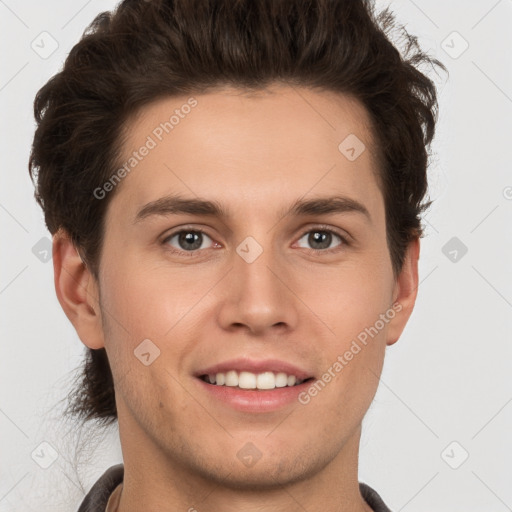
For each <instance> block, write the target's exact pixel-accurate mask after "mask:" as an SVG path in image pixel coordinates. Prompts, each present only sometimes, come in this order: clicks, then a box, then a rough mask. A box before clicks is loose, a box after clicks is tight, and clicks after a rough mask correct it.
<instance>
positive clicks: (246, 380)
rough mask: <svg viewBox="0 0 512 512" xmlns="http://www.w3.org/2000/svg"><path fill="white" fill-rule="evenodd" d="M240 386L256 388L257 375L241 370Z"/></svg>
mask: <svg viewBox="0 0 512 512" xmlns="http://www.w3.org/2000/svg"><path fill="white" fill-rule="evenodd" d="M238 387H239V388H242V389H255V388H256V375H254V373H249V372H240V375H239V376H238Z"/></svg>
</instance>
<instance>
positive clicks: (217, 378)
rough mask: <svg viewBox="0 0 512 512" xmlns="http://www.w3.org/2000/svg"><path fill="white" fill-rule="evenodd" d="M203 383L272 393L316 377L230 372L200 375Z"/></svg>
mask: <svg viewBox="0 0 512 512" xmlns="http://www.w3.org/2000/svg"><path fill="white" fill-rule="evenodd" d="M198 378H199V379H201V380H202V381H203V382H206V383H207V384H210V385H212V386H224V387H227V388H234V389H238V390H246V391H255V390H256V391H270V390H273V389H278V388H291V387H296V386H300V385H301V384H304V383H306V382H309V381H312V380H313V379H314V377H306V378H299V377H297V376H296V375H294V374H293V373H290V374H288V373H285V372H272V371H264V372H261V373H253V372H249V371H236V370H229V371H227V372H217V373H208V374H203V375H199V377H198Z"/></svg>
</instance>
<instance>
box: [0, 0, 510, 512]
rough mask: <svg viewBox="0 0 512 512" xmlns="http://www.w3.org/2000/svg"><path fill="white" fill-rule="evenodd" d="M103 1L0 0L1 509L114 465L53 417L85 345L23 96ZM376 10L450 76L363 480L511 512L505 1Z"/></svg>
mask: <svg viewBox="0 0 512 512" xmlns="http://www.w3.org/2000/svg"><path fill="white" fill-rule="evenodd" d="M115 3H116V2H114V1H106V0H89V1H87V2H82V1H80V2H76V1H75V2H57V1H55V0H51V1H47V2H35V1H25V2H14V0H5V1H4V0H0V29H1V31H0V37H1V41H2V52H1V59H2V61H1V70H2V72H1V75H0V102H1V112H2V116H1V123H2V132H1V133H2V137H1V138H0V154H1V155H2V160H1V163H2V165H1V171H0V172H1V175H2V186H1V189H0V226H1V227H0V229H1V237H2V244H1V250H2V265H1V273H0V302H1V311H2V322H1V337H2V357H1V358H0V374H1V376H2V386H1V388H0V389H1V391H0V393H1V395H0V430H1V432H2V441H1V454H2V455H1V456H2V462H1V465H0V511H2V512H3V511H9V512H27V511H36V510H37V511H43V510H44V511H46V510H48V511H50V510H51V511H58V512H60V511H62V512H66V511H72V510H76V509H77V508H78V504H79V503H80V501H81V499H82V498H83V494H84V492H85V491H87V490H88V489H89V488H90V486H91V485H92V483H93V482H94V481H95V480H96V479H97V478H98V477H99V475H100V474H101V473H102V472H103V471H104V470H105V469H107V468H108V467H109V466H110V465H112V464H114V463H117V462H120V461H121V452H120V447H119V442H118V439H117V432H116V430H115V429H112V430H111V431H110V432H108V433H106V434H105V433H102V432H100V434H99V435H98V436H97V438H96V440H95V443H92V444H91V443H90V442H89V440H88V439H89V438H87V435H88V433H87V432H84V433H83V436H82V433H80V432H74V431H73V425H69V424H65V423H64V422H63V421H62V420H61V418H60V416H61V411H62V406H61V405H59V404H58V401H59V400H61V399H62V398H64V397H65V396H66V393H67V392H68V390H69V388H70V385H71V379H72V377H73V375H74V370H75V368H76V367H77V366H78V365H79V364H80V362H81V359H82V356H83V353H84V346H83V345H82V344H81V342H80V340H79V339H78V337H77V335H76V333H75V331H74V329H73V328H72V326H71V324H70V323H69V322H68V320H67V318H66V317H65V315H64V313H63V312H62V311H61V308H60V305H59V304H58V301H57V299H56V297H55V292H54V287H53V269H52V262H51V259H49V256H48V253H46V252H45V251H46V250H47V249H48V244H49V233H48V231H47V230H46V228H45V225H44V222H43V216H42V212H41V211H40V209H39V207H38V206H37V205H36V203H35V201H34V199H33V187H32V184H31V182H30V180H29V177H28V171H27V162H28V155H29V149H30V144H31V141H32V137H33V131H34V121H33V116H32V102H33V99H34V96H35V94H36V92H37V90H38V89H39V88H40V87H41V86H42V85H43V84H44V83H45V82H46V81H47V80H48V79H49V78H50V77H51V76H52V75H53V74H55V73H56V72H57V71H58V70H59V69H60V67H61V65H62V63H63V60H64V59H65V57H66V55H67V53H68V52H69V50H70V48H71V47H72V46H73V45H74V44H75V43H76V42H77V41H78V39H79V37H80V36H81V34H82V32H83V30H84V28H85V27H86V25H87V24H88V23H89V22H90V21H91V20H92V19H93V18H94V16H95V15H96V14H98V13H99V12H100V11H103V10H107V9H111V8H112V7H113V6H114V5H115ZM388 4H390V5H391V6H392V8H393V10H394V11H395V13H396V15H397V17H398V20H399V21H400V22H402V23H405V25H406V28H407V29H408V30H409V31H410V32H412V33H413V34H415V35H417V36H418V37H419V41H420V43H421V45H422V47H423V48H424V49H427V50H429V51H430V53H431V54H433V55H435V56H437V57H438V58H439V59H440V60H441V61H442V62H443V63H444V64H445V65H446V66H447V67H448V69H449V77H446V75H445V74H442V75H440V76H436V75H435V74H431V75H430V76H431V78H433V79H434V80H435V81H436V83H437V84H438V86H439V93H440V98H439V101H440V112H441V114H440V119H439V124H438V130H437V135H436V140H435V143H434V144H433V146H432V150H433V153H434V155H433V158H432V163H431V168H430V183H431V189H430V197H431V198H432V199H433V200H434V204H433V206H432V208H431V210H430V211H429V213H428V214H427V216H426V219H425V221H426V225H427V229H426V236H425V238H424V239H423V240H422V249H421V250H422V252H421V258H420V279H421V284H420V288H419V295H418V300H417V304H416V310H415V312H414V313H413V315H412V318H411V320H410V322H409V324H408V326H407V328H406V330H405V332H404V334H403V336H402V338H401V339H400V341H399V342H398V343H397V344H395V345H394V346H392V347H390V348H388V349H387V356H386V361H385V365H384V371H383V374H382V378H381V382H380V386H379V390H378V392H377V395H376V398H375V401H374V403H373V404H372V406H371V408H370V411H369V412H368V414H367V416H366V418H365V421H364V423H363V426H364V428H363V435H362V439H361V455H360V481H364V482H366V483H368V484H370V485H371V486H372V487H374V488H375V489H376V490H377V491H378V492H379V493H380V494H381V496H382V497H383V499H384V501H385V502H386V503H387V504H388V506H389V507H390V508H391V509H392V510H393V511H405V512H423V511H432V510H436V511H438V512H443V511H455V510H464V511H465V512H476V511H483V510H485V511H486V512H491V511H496V512H502V511H506V510H512V486H511V485H510V483H511V481H512V469H511V462H510V461H511V459H512V441H511V436H510V433H511V431H512V430H511V427H512V403H511V402H512V380H511V377H510V374H511V371H510V370H511V361H512V346H511V343H510V337H511V335H510V333H511V331H512V321H511V312H512V309H511V308H512V279H511V277H512V273H511V271H510V262H511V261H512V240H511V236H510V224H509V223H510V220H511V219H512V173H511V156H510V147H511V142H510V137H511V133H512V129H511V128H512V126H511V121H510V119H511V114H512V65H511V60H510V49H511V48H512V35H511V30H510V27H511V26H512V0H500V1H496V0H481V1H476V0H473V1H467V0H455V1H452V2H446V1H444V0H433V1H428V2H427V1H426V0H415V1H413V0H395V1H391V2H388V1H386V2H384V1H378V2H377V6H378V7H379V8H381V7H383V6H386V5H388ZM466 46H467V48H466ZM454 237H455V239H454ZM464 247H465V248H466V249H467V252H465V253H464V251H465V250H466V249H464ZM81 442H82V443H83V444H84V445H85V446H86V447H88V448H87V450H86V451H85V452H82V453H81V454H79V455H80V458H79V459H77V461H76V462H77V463H78V464H79V468H78V469H79V471H78V474H76V473H75V471H74V469H73V464H74V462H75V460H74V459H75V457H76V456H77V448H79V447H80V446H81V445H80V443H81ZM42 443H43V444H42ZM44 466H48V467H46V468H45V467H44Z"/></svg>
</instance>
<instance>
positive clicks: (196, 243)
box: [163, 229, 212, 252]
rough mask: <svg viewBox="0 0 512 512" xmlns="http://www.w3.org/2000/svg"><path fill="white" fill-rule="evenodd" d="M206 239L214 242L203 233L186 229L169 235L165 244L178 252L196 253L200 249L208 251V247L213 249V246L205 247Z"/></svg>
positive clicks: (164, 241)
mask: <svg viewBox="0 0 512 512" xmlns="http://www.w3.org/2000/svg"><path fill="white" fill-rule="evenodd" d="M205 238H207V239H208V240H210V242H212V239H211V238H210V237H209V236H208V235H207V234H206V233H204V232H203V231H200V230H192V229H184V230H181V231H177V232H176V233H173V234H171V235H169V236H168V237H167V238H165V240H163V243H164V244H166V245H167V244H168V245H170V246H171V247H173V248H174V249H176V250H177V252H179V251H187V252H195V251H197V250H198V249H207V248H208V247H211V245H209V246H205V245H204V243H205ZM173 241H174V242H173ZM176 244H177V245H176Z"/></svg>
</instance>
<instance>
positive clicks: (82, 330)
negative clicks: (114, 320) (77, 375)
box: [53, 230, 104, 349]
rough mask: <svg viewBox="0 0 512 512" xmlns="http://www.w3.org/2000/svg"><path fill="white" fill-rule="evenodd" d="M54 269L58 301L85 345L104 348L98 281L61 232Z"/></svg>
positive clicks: (56, 242) (55, 244) (55, 242)
mask: <svg viewBox="0 0 512 512" xmlns="http://www.w3.org/2000/svg"><path fill="white" fill-rule="evenodd" d="M53 270H54V283H55V291H56V293H57V298H58V300H59V302H60V305H61V306H62V309H63V310H64V313H65V314H66V316H67V317H68V319H69V321H70V322H71V323H72V324H73V326H74V327H75V330H76V332H77V334H78V336H79V337H80V339H81V340H82V343H84V345H86V346H87V347H89V348H91V349H99V348H102V347H104V338H103V329H102V323H101V314H100V307H99V294H98V286H97V283H96V280H95V278H94V276H93V275H92V274H91V272H90V270H89V269H88V268H87V266H86V265H85V263H84V262H83V261H82V259H81V257H80V255H79V254H78V251H77V250H76V248H75V246H74V244H73V242H72V241H71V239H70V237H69V235H68V234H67V233H66V232H64V231H62V230H59V231H58V232H57V233H55V235H54V236H53Z"/></svg>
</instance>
